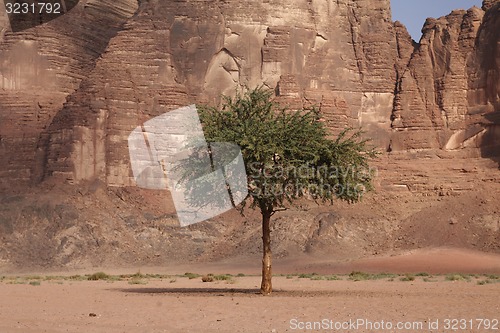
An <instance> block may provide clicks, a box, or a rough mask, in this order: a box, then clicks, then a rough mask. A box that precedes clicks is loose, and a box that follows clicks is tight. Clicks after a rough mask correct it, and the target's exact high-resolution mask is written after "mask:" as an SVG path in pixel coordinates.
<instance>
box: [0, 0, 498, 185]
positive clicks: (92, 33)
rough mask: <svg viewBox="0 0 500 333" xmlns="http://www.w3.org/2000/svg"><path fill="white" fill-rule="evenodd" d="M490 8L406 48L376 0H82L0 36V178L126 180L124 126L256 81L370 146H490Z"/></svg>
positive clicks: (494, 139)
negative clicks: (47, 19)
mask: <svg viewBox="0 0 500 333" xmlns="http://www.w3.org/2000/svg"><path fill="white" fill-rule="evenodd" d="M498 6H499V4H498V1H485V3H484V6H483V9H485V10H488V12H487V13H486V14H485V12H484V11H483V10H482V9H479V8H472V9H470V10H468V11H454V12H452V13H451V14H450V15H448V16H446V17H442V18H439V19H429V20H428V21H427V22H426V24H425V26H424V29H423V32H424V35H423V37H422V40H421V41H420V43H419V44H417V45H415V44H414V43H413V41H412V40H411V38H410V36H409V35H408V32H407V31H406V29H405V27H404V26H403V25H402V24H400V23H399V22H396V23H393V22H392V20H391V15H390V2H389V0H384V1H370V0H363V1H359V0H358V1H354V0H340V1H335V2H334V1H329V0H322V1H313V2H311V1H306V0H301V1H294V2H269V1H264V2H255V1H249V0H239V1H236V0H233V1H224V2H221V1H215V0H214V1H205V2H203V3H200V2H198V1H182V2H178V1H176V2H172V1H158V2H153V1H148V2H142V3H141V5H140V7H139V8H138V9H137V8H136V7H135V3H134V2H133V1H131V0H128V1H127V0H122V1H121V2H112V3H111V2H109V3H108V2H99V3H97V2H95V3H94V2H87V3H86V4H85V5H83V4H82V5H81V6H80V5H79V7H78V8H76V9H75V10H74V11H72V12H71V13H69V14H68V15H67V16H64V17H63V18H61V19H58V20H56V21H54V23H49V24H47V25H46V26H44V27H38V28H36V29H33V31H27V32H24V33H19V34H9V33H7V34H6V35H5V37H4V39H3V42H2V44H1V45H0V49H1V50H3V51H2V52H3V54H4V55H3V57H2V59H8V60H7V61H6V62H4V63H5V64H6V65H4V67H3V70H2V78H3V81H2V82H3V83H2V84H3V87H4V90H3V91H2V92H1V93H0V103H2V105H3V106H2V110H1V113H0V116H1V117H2V123H1V124H0V135H1V136H2V137H1V139H0V149H1V151H0V152H1V155H2V156H3V157H5V158H4V159H3V162H2V163H1V165H0V174H1V175H2V177H1V179H4V181H5V179H9V180H13V179H16V180H25V181H27V180H29V179H35V180H39V179H42V178H44V177H48V176H60V177H62V178H63V179H65V180H70V181H71V182H76V181H80V180H88V179H96V178H99V179H101V180H103V181H105V182H106V183H107V184H110V185H133V184H134V182H133V180H132V179H131V173H130V165H129V160H128V154H127V136H128V134H129V133H130V131H131V130H132V129H133V128H135V127H136V126H137V125H139V124H140V123H142V122H144V121H145V120H147V119H150V118H152V117H154V116H155V115H158V114H161V113H163V112H166V111H168V110H171V109H173V108H175V107H177V106H181V105H186V104H190V103H195V102H196V103H198V102H209V103H216V102H217V101H218V100H219V99H220V94H221V93H225V94H231V93H233V92H234V91H235V89H237V88H242V87H245V86H249V87H253V86H256V85H259V84H262V83H263V84H265V85H267V86H268V87H270V88H273V89H276V92H277V93H278V95H279V98H280V100H281V101H283V102H284V103H288V104H290V105H291V106H292V107H301V106H303V105H310V104H315V105H318V106H319V107H320V108H321V111H322V114H323V118H324V119H325V121H326V123H327V125H328V126H329V128H330V129H331V130H332V131H333V132H335V131H338V130H340V129H343V128H345V127H346V126H355V127H357V126H362V127H363V128H364V129H365V130H366V131H367V135H368V136H370V137H372V138H373V139H374V140H375V143H376V144H377V145H378V146H379V147H381V148H382V149H387V150H390V151H398V150H399V151H408V150H410V151H411V150H425V149H433V150H436V149H437V150H440V149H441V150H452V151H454V150H460V149H463V148H484V147H486V146H488V145H491V146H494V145H496V144H498V142H499V140H498V129H497V127H498V117H497V116H496V114H497V112H498V81H499V80H498V49H497V48H495V47H491V45H496V44H498V31H499V29H498V20H499V19H498V17H499V14H498ZM136 9H137V11H136V13H135V15H134V16H133V17H131V18H130V19H128V21H127V23H126V24H125V25H124V26H123V27H122V26H121V25H122V24H123V22H124V21H125V20H127V18H128V17H130V16H131V15H132V12H133V11H134V10H136ZM110 13H112V14H110ZM83 17H85V19H86V21H85V20H83V19H82V18H83ZM89 17H90V23H89ZM70 23H71V24H70ZM107 26H111V27H112V28H111V29H107V28H105V27H107ZM69 27H72V28H71V29H70V28H69ZM115 35H116V36H115ZM56 36H57V38H55V37H56ZM18 43H20V44H19V45H18ZM495 43H496V44H495ZM33 45H35V46H33ZM64 50H66V52H65V51H64ZM20 54H22V56H19V55H20ZM9 59H10V60H9ZM17 63H19V65H18V66H21V65H22V69H17V70H15V68H16V67H15V66H16V64H17ZM26 63H29V64H31V65H30V66H31V67H29V66H25V65H24V64H26ZM19 68H21V67H19ZM65 100H66V102H65V103H64V106H62V103H63V102H64V101H65ZM476 151H477V150H476ZM471 153H473V152H472V151H471Z"/></svg>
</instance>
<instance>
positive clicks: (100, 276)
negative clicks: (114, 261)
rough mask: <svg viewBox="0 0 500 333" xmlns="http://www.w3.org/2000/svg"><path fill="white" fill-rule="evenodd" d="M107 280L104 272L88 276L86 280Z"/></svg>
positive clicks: (107, 277) (107, 276)
mask: <svg viewBox="0 0 500 333" xmlns="http://www.w3.org/2000/svg"><path fill="white" fill-rule="evenodd" d="M107 279H109V275H108V274H106V273H104V272H97V273H94V274H92V275H89V277H88V278H87V280H89V281H98V280H107Z"/></svg>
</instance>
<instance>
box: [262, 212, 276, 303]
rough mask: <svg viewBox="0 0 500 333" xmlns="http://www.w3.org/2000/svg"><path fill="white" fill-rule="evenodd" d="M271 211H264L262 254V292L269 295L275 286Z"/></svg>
mask: <svg viewBox="0 0 500 333" xmlns="http://www.w3.org/2000/svg"><path fill="white" fill-rule="evenodd" d="M270 221H271V212H268V211H267V210H266V211H262V242H263V245H264V246H263V256H262V284H261V286H260V292H261V293H262V294H263V295H269V294H270V293H271V292H272V290H273V286H272V283H271V279H272V271H271V227H270Z"/></svg>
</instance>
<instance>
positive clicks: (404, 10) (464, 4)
mask: <svg viewBox="0 0 500 333" xmlns="http://www.w3.org/2000/svg"><path fill="white" fill-rule="evenodd" d="M482 3H483V1H482V0H391V7H392V20H393V21H400V22H402V23H403V24H404V25H405V26H406V28H408V31H409V32H410V35H411V36H412V37H413V39H414V40H415V41H417V42H418V41H419V40H420V37H421V36H422V33H421V30H422V27H423V25H424V23H425V20H426V19H427V18H428V17H434V18H438V17H441V16H445V15H448V14H449V13H451V11H452V10H453V9H469V8H471V7H472V6H474V5H475V6H477V7H479V8H481V5H482Z"/></svg>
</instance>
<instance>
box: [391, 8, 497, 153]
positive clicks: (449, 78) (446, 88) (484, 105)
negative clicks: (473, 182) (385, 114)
mask: <svg viewBox="0 0 500 333" xmlns="http://www.w3.org/2000/svg"><path fill="white" fill-rule="evenodd" d="M484 8H489V10H488V12H486V14H485V13H484V12H483V10H481V9H479V8H476V7H473V8H471V9H469V10H468V11H463V10H460V11H454V12H452V13H451V14H450V15H448V16H446V17H442V18H440V19H428V20H427V22H426V23H425V25H424V28H423V37H422V39H421V41H420V45H419V46H418V47H417V48H416V50H415V52H414V53H413V55H412V56H411V60H410V62H409V64H408V66H407V68H406V69H405V70H404V71H403V72H402V77H401V78H400V79H399V80H398V83H397V89H396V96H395V99H396V103H395V107H394V110H393V115H392V119H393V120H392V124H391V127H392V128H393V130H394V133H393V135H392V140H391V149H394V150H406V149H414V150H418V149H444V150H457V149H460V148H481V149H483V151H485V152H489V153H490V154H491V153H495V152H496V154H498V145H499V142H500V140H499V138H500V137H499V134H500V132H499V130H498V119H497V116H496V114H498V112H499V111H500V104H499V93H500V90H499V85H498V84H499V83H498V82H499V76H498V73H499V62H500V59H499V51H498V47H499V35H498V31H499V20H500V15H499V12H498V10H499V8H500V4H499V3H498V2H497V3H496V4H493V3H492V2H491V1H490V2H489V3H487V2H485V6H484ZM495 119H496V120H495ZM493 149H496V151H495V150H493Z"/></svg>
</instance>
